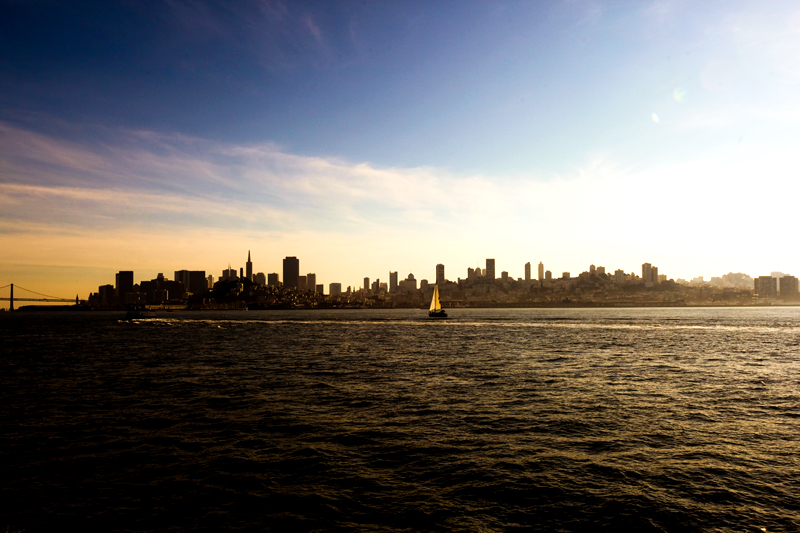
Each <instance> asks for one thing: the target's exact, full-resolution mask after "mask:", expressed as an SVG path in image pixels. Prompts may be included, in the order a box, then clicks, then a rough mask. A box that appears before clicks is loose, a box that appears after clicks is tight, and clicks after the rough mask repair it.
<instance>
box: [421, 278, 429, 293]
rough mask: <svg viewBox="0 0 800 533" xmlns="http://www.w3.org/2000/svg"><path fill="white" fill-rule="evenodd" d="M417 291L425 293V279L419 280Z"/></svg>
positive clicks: (426, 285) (426, 283)
mask: <svg viewBox="0 0 800 533" xmlns="http://www.w3.org/2000/svg"><path fill="white" fill-rule="evenodd" d="M419 290H421V291H427V290H428V280H427V279H421V280H420V281H419Z"/></svg>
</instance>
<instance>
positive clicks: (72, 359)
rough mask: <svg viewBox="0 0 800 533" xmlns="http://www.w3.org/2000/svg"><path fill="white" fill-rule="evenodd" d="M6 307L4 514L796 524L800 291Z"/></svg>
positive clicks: (542, 524)
mask: <svg viewBox="0 0 800 533" xmlns="http://www.w3.org/2000/svg"><path fill="white" fill-rule="evenodd" d="M451 315H453V316H455V318H453V319H451V320H447V321H441V322H435V321H429V320H427V318H423V317H424V316H425V311H413V310H402V311H374V312H373V311H330V312H322V311H320V312H308V311H306V312H225V313H211V312H199V313H169V314H165V315H164V316H165V317H167V318H165V319H163V320H157V321H140V322H134V323H124V322H119V321H118V320H117V318H118V317H119V315H115V314H102V313H87V314H46V315H45V314H22V313H17V314H15V315H13V316H12V315H10V314H5V316H0V333H1V334H2V339H1V341H2V344H0V351H1V352H0V355H1V357H0V373H1V374H0V376H1V378H0V379H1V381H0V385H1V386H0V399H1V400H2V403H1V404H0V405H1V406H2V410H1V412H0V421H1V422H2V434H0V464H1V465H2V467H1V470H0V472H1V473H0V476H1V477H0V491H1V492H0V519H1V520H2V522H1V523H0V528H6V527H8V528H9V531H18V530H22V529H24V530H26V531H38V530H42V531H44V530H48V531H49V530H52V529H54V528H56V527H57V528H59V529H68V528H69V527H70V526H78V527H81V528H82V529H83V530H86V529H92V530H131V531H140V530H168V529H174V530H186V529H204V528H208V529H241V530H276V531H297V530H301V531H302V530H320V531H325V530H353V531H363V530H381V531H419V530H435V531H450V530H453V531H516V530H532V531H611V530H617V531H731V532H741V531H754V532H757V531H761V530H762V529H761V528H766V530H767V531H800V455H799V454H798V452H800V392H799V391H800V366H799V363H800V308H784V309H727V310H718V309H669V310H664V309H662V310H658V309H640V310H637V309H625V310H581V309H577V310H463V311H459V310H454V311H452V312H451Z"/></svg>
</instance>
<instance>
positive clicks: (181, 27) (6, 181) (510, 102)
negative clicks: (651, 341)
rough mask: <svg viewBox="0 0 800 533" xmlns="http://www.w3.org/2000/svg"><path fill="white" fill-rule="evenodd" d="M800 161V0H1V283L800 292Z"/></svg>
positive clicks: (60, 291)
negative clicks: (586, 279) (519, 284)
mask: <svg viewBox="0 0 800 533" xmlns="http://www.w3.org/2000/svg"><path fill="white" fill-rule="evenodd" d="M798 146H800V6H798V5H797V3H796V2H779V1H775V2H768V3H763V4H762V3H758V4H757V3H754V2H736V1H724V2H723V1H720V2H715V1H707V2H688V1H656V2H643V1H635V2H625V1H617V2H611V1H608V2H603V1H598V2H591V1H586V2H573V1H561V2H558V1H553V2H500V1H498V2H484V1H482V2H470V1H464V2H444V1H441V2H438V1H432V2H419V1H415V2H402V1H398V2H377V1H375V2H372V1H358V2H349V1H348V2H335V1H334V2H277V1H276V2H272V1H246V0H242V1H240V2H230V3H219V2H202V1H191V2H189V1H184V0H163V1H121V2H105V1H98V2H82V1H70V2H58V1H46V0H27V1H23V0H6V1H4V2H2V3H0V286H3V285H6V284H8V283H15V285H17V286H21V287H25V288H28V289H32V290H34V291H38V292H41V293H45V294H49V295H56V296H64V297H74V295H75V294H79V295H80V296H81V298H85V297H87V296H88V295H89V293H90V292H96V291H97V287H98V285H104V284H107V283H111V284H113V283H114V273H115V272H117V271H119V270H133V271H134V272H135V279H136V282H139V281H141V280H149V279H152V278H153V277H155V276H156V274H158V273H159V272H163V273H164V274H166V275H167V277H172V275H173V272H174V271H175V270H181V269H188V270H205V271H206V272H207V273H211V274H213V275H214V276H215V277H216V276H219V274H220V273H221V271H222V270H223V269H224V268H227V266H228V264H231V265H232V266H233V267H235V268H238V267H241V266H244V262H245V261H246V258H247V253H248V250H249V251H250V252H251V254H252V260H253V263H254V271H255V272H264V273H269V272H279V273H280V272H282V267H281V264H282V259H283V257H285V256H296V257H298V258H299V259H300V271H301V274H303V273H306V272H314V273H316V274H317V280H318V283H323V284H325V286H326V292H327V285H328V284H329V283H331V282H340V283H342V284H343V285H344V286H347V285H360V284H361V283H362V281H361V280H362V279H363V278H364V277H370V278H371V279H373V280H374V279H375V278H380V279H381V280H382V281H388V275H389V271H398V272H399V274H400V278H401V279H402V278H405V277H406V276H407V275H408V273H409V272H413V273H414V275H415V277H416V278H417V279H423V278H427V279H432V278H434V276H435V265H436V264H437V263H443V264H444V265H445V266H446V276H447V278H448V279H451V280H455V279H457V278H459V277H462V278H464V277H466V271H467V268H468V267H475V266H481V267H483V266H485V259H486V258H494V259H495V260H496V263H497V272H498V273H499V272H501V271H508V273H509V275H510V276H512V277H515V278H516V277H521V276H523V275H524V264H525V263H526V262H531V264H532V265H533V271H534V272H535V271H536V265H538V263H539V261H542V262H543V263H544V265H545V268H546V269H548V270H552V271H553V273H554V274H556V275H560V274H561V272H563V271H569V272H572V273H573V275H576V274H578V273H580V272H582V271H585V270H588V268H589V265H590V264H595V265H598V266H605V267H606V269H607V271H614V270H616V269H618V268H621V269H623V270H624V271H625V272H640V271H641V264H642V263H644V262H649V263H652V264H653V265H656V266H658V267H659V273H663V274H666V275H667V276H668V277H671V278H681V277H682V278H686V279H689V278H692V277H695V276H705V278H706V279H708V278H710V277H711V276H719V275H722V274H725V273H727V272H731V271H732V272H745V273H747V274H750V275H751V276H758V275H764V274H769V272H771V271H776V270H777V271H782V272H785V273H789V274H794V275H798V274H800V268H798V264H799V263H800V259H798V258H800V254H798V253H797V251H796V248H797V245H796V242H797V224H796V220H797V218H796V213H797V203H798V196H799V195H798V192H800V180H798V177H800V176H799V175H798V174H799V173H798V169H800V150H799V149H798V148H797V147H798ZM7 290H8V289H3V290H0V293H3V294H2V295H5V291H7ZM17 296H22V294H21V293H20V294H17Z"/></svg>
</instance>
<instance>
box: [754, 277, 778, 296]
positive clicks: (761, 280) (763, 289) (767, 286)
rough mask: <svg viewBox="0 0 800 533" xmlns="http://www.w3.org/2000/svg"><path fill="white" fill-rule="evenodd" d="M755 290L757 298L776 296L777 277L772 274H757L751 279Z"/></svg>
mask: <svg viewBox="0 0 800 533" xmlns="http://www.w3.org/2000/svg"><path fill="white" fill-rule="evenodd" d="M753 285H754V288H755V292H756V294H757V295H758V297H759V298H777V297H778V278H773V277H772V276H758V277H757V278H756V279H754V280H753Z"/></svg>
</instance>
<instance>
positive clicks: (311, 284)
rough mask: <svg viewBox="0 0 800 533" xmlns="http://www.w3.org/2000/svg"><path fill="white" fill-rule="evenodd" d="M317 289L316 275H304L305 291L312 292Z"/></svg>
mask: <svg viewBox="0 0 800 533" xmlns="http://www.w3.org/2000/svg"><path fill="white" fill-rule="evenodd" d="M316 288H317V275H316V274H306V290H308V291H313V290H316Z"/></svg>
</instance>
